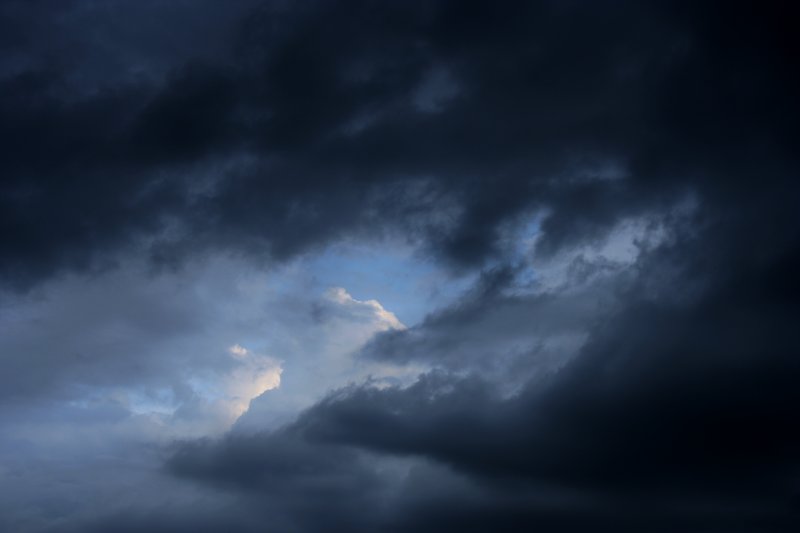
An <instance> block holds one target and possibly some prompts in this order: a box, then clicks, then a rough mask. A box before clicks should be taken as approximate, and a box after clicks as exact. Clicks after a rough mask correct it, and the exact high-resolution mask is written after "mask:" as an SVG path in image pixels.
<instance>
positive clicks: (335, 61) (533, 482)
mask: <svg viewBox="0 0 800 533" xmlns="http://www.w3.org/2000/svg"><path fill="white" fill-rule="evenodd" d="M175 5H177V6H179V7H177V8H174V11H173V10H172V9H173V8H170V9H169V10H167V11H162V9H166V8H162V7H160V6H161V4H158V3H153V4H151V3H147V6H149V7H147V8H145V10H144V11H143V12H137V13H138V14H137V15H136V16H135V17H133V16H132V18H131V19H130V20H132V21H141V22H143V25H141V26H139V27H141V28H143V30H142V34H136V35H132V34H126V33H124V32H123V34H124V35H125V36H126V38H125V39H123V38H122V37H121V36H120V37H119V38H118V36H117V35H116V33H113V32H111V31H110V30H108V29H104V28H106V26H104V24H103V23H102V21H104V20H106V19H104V18H103V17H102V16H99V14H100V11H98V9H99V8H97V6H96V4H93V3H80V2H75V3H68V4H64V5H63V6H61V7H59V9H58V10H55V11H51V8H50V7H49V6H45V5H44V4H39V3H21V2H9V3H6V4H4V5H3V6H2V8H0V23H2V26H3V28H6V27H8V28H9V31H2V32H0V35H1V37H0V46H2V47H3V51H4V52H3V53H4V59H3V61H2V63H1V64H0V146H2V161H0V164H1V165H2V168H1V169H0V170H1V171H2V173H3V178H2V185H0V243H1V244H0V276H2V278H3V281H4V283H6V284H9V285H11V286H18V287H30V286H32V285H35V284H37V283H40V282H42V281H43V280H47V279H49V278H51V277H53V276H55V275H58V274H61V273H63V272H65V271H75V270H77V271H87V270H92V269H96V268H106V267H110V266H113V265H114V261H115V259H118V254H119V253H121V252H123V251H127V252H136V251H139V252H142V253H145V254H149V255H150V256H152V258H153V260H154V261H155V263H156V264H158V265H163V264H166V265H180V264H181V262H183V261H185V260H186V259H187V258H191V257H194V256H195V255H196V254H200V253H207V252H219V251H223V252H234V253H236V254H243V255H245V256H247V257H251V258H258V259H264V258H268V259H278V260H283V259H287V258H291V257H293V256H295V255H297V254H300V253H303V252H305V251H308V250H312V249H314V248H315V247H318V246H324V245H326V244H329V243H332V242H335V241H336V240H339V239H345V238H358V239H373V238H380V237H383V236H386V235H392V236H396V235H401V236H403V237H405V238H406V239H407V240H409V241H411V242H412V243H414V244H416V245H420V247H421V249H422V250H423V251H424V252H423V255H424V257H426V258H428V257H433V258H435V259H436V260H441V261H443V262H444V263H445V264H447V265H448V266H450V267H453V268H454V271H455V272H459V273H471V274H476V273H479V272H483V275H482V277H479V280H478V282H477V283H476V285H475V287H473V290H472V292H468V293H467V294H466V295H464V297H463V298H461V299H460V300H459V301H457V302H456V303H455V304H453V305H451V306H449V307H444V308H442V309H439V310H437V311H436V312H434V313H432V314H430V315H429V316H428V317H427V318H426V319H425V320H424V321H423V322H422V323H421V324H418V325H416V326H412V327H411V328H409V329H408V330H404V331H391V332H387V333H384V334H381V335H379V336H377V337H376V338H374V339H373V341H371V342H370V343H369V344H368V345H367V347H366V349H365V350H364V351H363V353H362V354H361V355H362V356H363V357H367V358H370V359H372V360H378V361H393V362H400V363H412V364H421V365H425V366H426V368H431V369H433V370H431V371H430V372H427V373H425V374H423V375H422V376H421V377H420V378H419V379H418V380H417V381H416V382H415V383H414V384H412V385H410V386H407V387H405V388H401V387H389V388H379V387H377V386H373V385H375V384H369V385H357V384H356V385H353V386H350V387H346V388H344V389H341V390H338V391H335V392H333V393H332V394H330V395H328V396H327V397H326V398H325V399H324V400H322V401H321V402H319V403H317V404H316V405H314V406H313V407H311V408H310V409H308V410H306V411H305V412H303V413H302V414H301V415H300V416H298V417H297V419H296V420H294V421H292V422H291V423H289V424H288V425H286V426H284V427H282V428H280V429H278V430H275V431H273V432H271V433H257V434H248V433H246V432H239V433H237V432H232V433H230V434H229V435H227V436H225V437H223V438H222V439H220V440H200V441H194V442H184V443H178V444H176V445H175V446H176V448H175V451H174V454H173V455H172V456H171V458H170V459H169V460H168V461H166V464H165V475H167V476H174V477H175V478H176V479H180V480H183V481H184V482H186V483H188V484H191V485H192V486H202V487H211V488H212V489H214V490H217V491H219V493H220V494H226V495H228V496H231V495H233V499H234V502H233V503H232V504H231V505H229V506H227V507H224V506H222V507H216V508H213V509H206V510H204V512H203V513H200V515H199V516H200V517H201V518H200V519H198V514H197V513H196V506H195V507H193V506H192V505H191V504H187V505H185V506H184V507H182V506H180V505H177V506H175V507H171V508H170V509H163V508H162V509H157V510H155V511H150V512H144V511H142V510H140V509H137V508H135V507H136V506H135V502H134V503H132V504H131V509H130V510H123V511H120V512H119V513H118V514H114V515H111V516H103V512H102V511H98V514H97V516H92V517H89V518H88V519H86V520H84V521H82V522H81V523H80V524H79V525H75V524H74V523H72V524H64V525H65V528H67V529H69V528H70V527H71V528H73V529H78V530H92V528H94V529H95V530H112V529H113V530H125V529H124V528H125V527H127V528H128V530H132V531H133V530H144V529H147V530H154V531H157V530H158V529H159V528H161V529H162V530H165V531H181V530H192V531H194V530H202V529H203V528H206V529H226V530H236V529H237V528H238V529H240V530H242V531H249V530H260V529H263V528H264V527H265V524H268V527H270V528H272V529H274V530H276V531H282V530H286V531H297V530H301V531H302V530H306V531H323V530H330V529H341V530H350V531H359V530H364V531H382V530H385V531H408V530H413V531H442V530H463V531H487V530H493V531H501V530H519V531H530V530H533V529H542V530H545V531H586V530H608V531H642V530H647V531H665V532H666V531H676V530H680V531H698V532H699V531H776V532H777V531H791V530H796V529H797V527H798V524H799V523H800V516H798V514H797V511H796V510H795V507H796V500H797V497H798V494H799V491H800V485H798V479H799V478H798V475H800V464H798V461H797V459H796V457H797V452H798V449H799V448H800V440H798V436H797V432H796V431H795V430H794V426H795V425H796V424H795V419H796V416H795V407H796V406H797V405H798V404H800V398H799V397H798V390H799V389H798V388H797V383H798V379H799V378H800V368H799V367H798V361H797V357H796V356H797V354H798V352H800V346H798V339H797V336H796V332H795V330H796V327H795V324H796V323H797V321H798V319H800V316H798V314H800V313H799V311H800V309H798V301H800V294H798V289H800V285H798V281H797V276H796V272H797V271H798V267H800V264H799V263H800V260H799V259H798V257H800V255H799V254H798V250H800V246H799V245H800V220H798V218H799V217H800V210H798V208H797V206H798V205H799V202H800V187H798V186H797V184H796V183H795V180H796V176H797V168H798V165H797V163H798V161H797V150H796V147H795V144H796V140H795V138H796V134H795V131H794V129H795V128H796V124H797V119H798V104H797V98H796V95H797V94H800V73H799V71H798V70H797V69H796V68H794V65H793V62H794V57H793V55H792V53H791V51H792V50H793V49H795V48H797V46H796V45H797V43H796V40H797V38H796V32H795V31H794V21H795V20H796V16H795V15H796V14H795V13H793V8H792V7H791V6H789V5H788V4H787V3H782V2H760V3H755V2H753V3H748V2H725V3H702V4H699V5H689V4H677V3H669V2H638V1H637V2H633V1H632V2H614V3H600V2H592V3H578V2H527V3H522V2H520V3H517V2H509V3H494V4H492V5H490V4H489V3H475V2H462V1H453V2H433V3H428V2H424V3H419V4H414V3H402V4H399V3H398V4H377V3H364V2H343V3H338V2H319V3H310V4H304V5H302V6H299V5H294V4H289V3H280V2H276V3H268V4H264V5H260V6H258V7H256V8H253V7H252V6H251V5H250V4H246V3H242V4H236V7H235V8H230V7H228V8H226V9H222V8H220V7H211V6H219V5H221V4H216V3H209V4H208V5H206V4H204V7H202V8H194V4H191V5H190V4H180V3H179V4H175ZM180 6H183V7H180ZM126 9H131V8H126ZM151 10H152V11H151ZM190 12H191V13H192V19H191V20H192V21H194V22H193V23H192V26H193V27H197V28H199V30H200V33H201V35H205V34H206V33H205V32H204V31H202V30H203V29H208V28H211V27H216V28H217V30H218V28H219V27H221V26H223V25H225V27H226V28H229V31H218V32H211V33H209V34H208V35H210V36H211V35H213V36H214V38H209V39H208V40H204V39H203V38H202V37H200V36H198V35H196V34H193V33H188V32H187V33H184V32H183V31H181V32H178V34H176V36H175V38H174V40H172V37H170V36H171V35H172V34H171V32H170V31H169V30H170V28H172V27H173V26H175V27H178V26H181V24H182V21H183V20H184V17H185V16H186V15H188V14H189V13H190ZM223 12H224V16H222V15H223ZM104 13H106V15H105V16H108V13H107V12H104ZM151 14H158V15H162V14H163V15H164V16H163V17H162V18H158V17H155V18H153V17H152V16H151ZM198 14H199V15H198ZM98 17H99V18H98ZM220 17H221V18H220ZM112 18H115V17H112ZM156 19H157V20H158V21H159V22H157V23H155V22H152V21H153V20H156ZM215 20H224V21H226V22H225V24H222V23H220V24H219V25H215V24H214V23H213V22H214V21H215ZM146 21H150V22H147V23H145V22H146ZM117 25H118V26H112V27H120V28H130V27H132V26H133V25H135V24H133V22H131V23H123V22H119V21H118V20H117ZM195 25H196V26H195ZM137 26H138V25H137ZM121 35H122V34H121ZM48 43H50V44H48ZM52 43H56V44H55V45H54V44H52ZM97 43H104V44H105V46H104V47H100V48H98V47H96V46H94V45H96V44H97ZM108 43H114V46H111V45H109V44H108ZM195 43H197V47H195V46H194V44H195ZM162 49H163V50H169V51H168V52H166V51H165V52H164V53H162V52H161V51H162ZM151 58H152V60H151ZM687 199H689V200H690V201H689V200H687ZM681 202H684V203H685V202H689V203H692V205H693V207H692V208H691V209H687V210H686V211H685V213H683V214H682V215H680V216H678V215H674V213H675V212H677V211H680V209H679V208H678V207H676V206H679V205H681ZM664 213H667V214H666V215H665V214H664ZM670 213H672V214H670ZM535 216H540V217H541V218H539V219H537V220H539V221H540V226H539V227H538V229H537V231H538V233H537V238H538V240H537V241H536V244H535V247H534V253H533V258H534V259H535V260H536V261H544V262H547V261H552V262H555V263H556V264H559V261H561V260H562V259H560V258H561V256H560V255H559V254H562V253H565V251H567V252H569V251H575V250H578V251H577V252H575V253H574V254H573V255H572V256H569V257H570V259H569V261H567V262H566V263H565V267H566V270H565V272H566V274H564V275H563V276H561V277H560V278H559V280H560V285H558V286H557V287H555V288H546V289H540V288H538V289H537V287H540V285H537V283H539V284H542V283H543V282H542V281H541V278H542V277H543V273H542V272H537V271H534V274H535V275H538V276H540V277H539V278H534V281H530V280H528V279H526V278H525V276H526V270H525V267H524V265H520V264H519V263H524V261H522V260H520V259H519V257H516V256H515V253H516V252H515V251H514V245H513V242H510V241H509V237H508V235H509V232H511V233H512V234H514V231H517V230H519V228H520V227H524V226H525V224H526V223H527V222H529V219H532V218H534V217H535ZM659 217H660V218H659ZM626 220H628V221H629V220H641V221H644V222H643V224H651V225H657V224H660V223H663V224H664V225H666V226H667V227H668V228H669V230H670V232H671V233H670V236H669V238H665V239H664V240H663V241H659V242H658V243H656V244H654V245H652V246H650V247H647V246H644V245H641V244H640V243H638V241H637V239H638V237H637V236H636V235H633V237H631V239H629V240H631V242H634V243H635V244H636V245H637V246H638V252H637V254H636V255H635V256H633V257H631V258H628V259H626V261H627V262H625V261H622V262H616V263H615V262H613V261H608V260H606V259H604V258H602V257H601V259H595V260H592V259H591V258H589V259H587V258H586V257H584V256H583V255H581V252H580V250H581V249H582V247H584V246H589V245H593V244H596V243H598V242H601V241H604V239H607V238H609V235H613V233H614V231H615V228H616V229H618V228H619V225H620V223H622V222H624V221H626ZM654 221H655V222H654ZM658 221H660V222H658ZM515 235H516V234H515ZM512 241H513V239H512ZM132 290H134V292H135V289H132ZM164 310H166V311H168V310H169V309H168V308H165V309H164ZM155 316H160V315H158V314H157V315H155ZM101 322H102V321H101ZM143 324H144V326H145V329H148V331H149V330H150V329H153V330H154V333H153V335H155V336H158V335H160V334H161V331H162V330H161V326H160V325H159V324H154V323H153V322H152V320H143ZM189 325H191V324H189ZM168 326H169V327H174V328H176V330H180V331H182V330H183V328H184V327H186V326H187V325H186V324H183V323H175V324H172V325H169V323H168V324H167V325H165V326H163V327H164V328H166V329H169V327H168ZM55 329H57V328H55ZM167 333H169V331H167ZM554 338H557V339H558V342H555V341H552V342H551V340H552V339H554ZM565 339H566V340H565ZM554 342H555V344H553V343H554ZM548 343H549V344H548ZM559 343H561V344H559ZM564 343H566V344H564ZM553 346H556V348H553ZM42 360H43V361H51V359H50V358H46V357H42ZM52 364H53V365H57V364H59V363H58V361H57V360H52ZM63 364H65V365H70V366H71V365H72V363H68V362H64V363H63ZM20 368H22V367H20ZM71 368H73V370H74V371H75V372H79V371H80V367H79V366H76V367H72V366H71ZM122 368H123V370H124V369H125V368H126V367H124V365H123V366H122ZM11 369H12V371H15V369H16V366H13V365H12V366H11ZM497 369H501V370H502V371H497ZM116 372H117V370H116V367H114V373H115V374H116ZM19 374H20V375H21V376H22V379H20V380H19V383H20V384H19V387H20V388H22V389H25V390H28V389H35V387H36V383H35V382H36V379H35V378H36V374H35V373H30V372H29V373H27V374H26V373H24V372H19ZM126 374H127V372H126ZM50 375H51V373H50V372H49V371H48V372H45V373H44V377H45V378H46V379H45V381H47V379H49V376H50ZM52 375H54V376H55V375H59V373H58V372H55V371H54V372H52ZM67 375H71V374H70V373H69V372H68V373H67ZM53 379H55V378H53ZM12 392H13V391H12ZM173 481H174V480H173Z"/></svg>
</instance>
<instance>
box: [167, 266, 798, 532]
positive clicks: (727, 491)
mask: <svg viewBox="0 0 800 533" xmlns="http://www.w3.org/2000/svg"><path fill="white" fill-rule="evenodd" d="M797 266H798V257H797V254H796V253H794V254H793V255H792V256H791V257H784V258H783V262H782V263H780V264H778V265H775V266H773V267H772V268H770V269H769V270H766V271H763V272H759V273H758V274H756V273H753V272H748V273H737V274H736V275H734V276H731V277H729V279H728V280H727V281H726V282H725V283H723V284H721V286H719V287H716V288H714V289H713V290H709V291H708V293H707V294H706V295H705V296H704V297H703V298H702V299H701V300H699V301H690V302H683V303H675V302H672V303H655V302H653V301H638V302H629V304H628V305H627V306H626V308H625V309H624V310H623V311H621V312H619V313H618V314H615V315H614V316H611V317H609V318H608V319H607V320H606V321H604V322H603V323H602V324H601V325H599V326H598V327H597V328H596V329H595V330H594V331H593V333H592V337H591V338H590V341H589V342H588V343H587V344H586V346H585V347H584V348H583V349H582V351H581V353H580V354H579V355H578V356H577V357H576V358H575V359H574V360H573V361H572V362H570V363H568V364H567V365H566V366H565V367H564V368H563V369H561V370H560V371H558V372H555V373H549V374H547V375H545V376H539V377H537V378H535V379H534V380H532V381H531V382H529V383H528V385H527V386H526V387H525V388H524V389H523V390H522V392H521V393H519V394H516V395H513V396H510V397H507V396H503V395H501V394H499V393H498V391H497V387H496V384H493V383H490V382H487V381H485V380H483V379H481V378H479V377H472V378H457V377H454V376H452V375H450V374H442V373H434V374H429V375H427V376H423V377H422V378H420V380H419V381H418V382H417V383H415V384H414V385H412V386H410V387H408V388H405V389H396V388H390V389H384V390H380V389H376V388H371V387H356V386H354V387H351V388H347V389H343V390H340V391H338V392H336V393H334V394H333V395H331V396H329V397H328V398H327V399H325V400H324V401H322V402H321V403H319V404H317V405H316V406H314V407H313V408H311V409H310V410H308V411H306V412H305V413H303V414H302V415H301V416H300V417H299V418H298V420H297V421H296V422H295V423H293V424H292V425H290V426H289V427H287V428H285V429H284V430H281V431H280V432H278V433H275V434H272V435H269V436H261V437H258V436H256V437H236V436H234V437H231V438H230V439H229V440H228V441H225V442H223V443H222V444H214V445H212V446H210V447H209V445H208V444H202V445H188V446H185V447H183V448H182V449H181V450H180V451H179V452H178V453H177V454H176V455H175V456H174V457H173V459H172V460H171V462H170V467H171V468H172V469H173V470H174V471H175V472H177V473H179V474H181V475H183V476H186V475H189V476H195V477H197V478H200V479H208V480H211V481H213V482H215V483H228V484H231V485H233V486H234V487H238V488H239V489H240V490H245V491H248V490H262V489H263V487H264V486H271V485H272V484H275V485H276V486H280V487H281V488H282V490H284V491H288V492H284V494H291V492H292V490H293V489H292V488H291V487H292V486H293V483H295V482H296V480H295V477H296V476H297V475H299V474H298V473H294V472H288V471H287V470H286V468H284V465H286V464H295V460H296V459H293V460H289V459H288V458H287V457H284V454H281V453H280V450H281V449H282V447H281V446H280V445H279V443H281V442H282V441H283V439H286V438H292V439H297V440H298V441H299V442H301V443H302V445H296V446H293V447H292V448H291V449H292V450H293V452H297V453H303V454H304V455H303V458H302V459H301V460H300V463H301V464H303V465H306V466H307V467H308V468H309V469H310V470H311V471H313V472H314V473H315V474H314V475H315V476H322V477H324V476H326V475H335V474H336V472H338V471H339V469H340V468H341V464H342V463H341V462H339V461H338V460H337V461H335V462H334V464H335V466H334V465H328V466H327V467H326V466H325V465H320V464H318V458H319V457H320V456H321V457H326V458H332V457H335V455H334V450H341V447H342V446H345V447H346V448H345V449H348V450H362V451H363V450H368V451H371V452H377V453H382V454H388V455H391V456H400V457H408V456H411V457H418V458H419V457H421V458H425V459H427V460H433V461H435V462H437V463H441V464H445V465H448V466H449V467H451V468H454V469H455V470H456V471H457V472H461V473H462V474H463V475H465V476H466V477H467V479H469V480H471V481H472V482H473V483H476V484H477V486H479V487H481V490H483V491H486V493H482V494H481V495H480V498H478V500H477V503H476V501H475V500H473V499H471V498H469V497H460V498H459V499H458V500H457V501H450V502H447V501H446V500H447V496H446V495H440V494H430V495H426V498H427V499H428V501H427V502H426V503H427V505H425V506H421V507H420V508H416V509H414V510H413V511H412V510H411V509H409V508H407V507H406V506H409V505H411V504H410V503H409V502H408V501H406V500H405V499H404V496H403V493H402V492H401V493H400V495H395V496H394V498H392V499H390V500H389V501H388V503H387V504H386V508H385V509H384V511H383V515H382V516H378V517H376V518H375V519H376V520H387V519H389V517H392V519H396V518H397V517H398V516H403V517H405V518H403V519H401V520H400V522H398V523H401V524H404V526H403V527H407V528H413V529H414V530H431V531H435V530H439V529H440V528H441V527H448V528H452V527H456V524H458V527H459V529H460V528H461V527H464V528H466V530H475V531H480V530H484V529H485V528H486V527H488V525H487V524H490V523H495V524H498V526H497V527H499V528H500V529H501V530H502V529H509V530H529V529H530V528H533V527H544V528H545V529H546V530H553V531H582V530H584V529H585V528H586V527H589V526H590V525H591V526H592V527H594V528H597V527H600V528H602V529H604V530H605V529H608V530H610V531H639V530H641V529H642V528H646V529H648V530H654V531H672V530H674V529H675V528H679V529H681V530H684V531H708V530H711V531H723V530H726V531H729V530H733V531H756V530H758V531H788V530H790V529H792V528H793V527H796V526H797V523H798V520H800V516H798V515H797V512H796V510H795V507H794V504H793V502H794V499H795V498H796V497H797V491H798V484H797V475H798V464H797V462H796V460H795V455H796V452H797V449H798V446H800V439H798V435H797V432H796V430H795V429H794V424H793V420H794V417H795V414H794V410H795V406H796V405H797V404H798V402H799V401H800V397H798V389H797V386H796V384H797V381H798V379H800V366H799V365H798V362H797V360H796V354H797V353H798V350H800V345H798V340H797V338H796V335H794V333H793V331H794V323H796V321H797V319H798V318H800V317H799V316H798V315H799V314H800V309H798V307H797V304H796V302H797V297H798V296H799V295H798V293H797V289H798V286H797V283H796V282H795V281H793V278H794V275H793V272H794V271H795V269H796V268H797ZM762 274H766V275H765V276H762ZM256 443H257V444H256ZM308 446H310V448H305V450H306V451H305V452H300V450H303V449H304V448H303V447H308ZM350 453H352V452H350ZM305 454H307V456H306V455H305ZM292 457H294V456H292ZM310 465H315V466H313V467H312V466H310ZM318 467H319V469H318ZM347 468H348V470H350V469H354V468H355V466H354V465H351V466H348V467H347ZM353 471H355V470H351V472H353ZM326 473H327V474H326ZM300 479H302V478H300ZM409 483H410V482H409ZM263 484H266V485H263ZM357 490H363V491H364V493H369V489H367V488H366V487H359V488H358V489H357ZM305 494H306V492H305V491H304V490H302V489H300V490H297V494H296V496H295V497H296V498H298V499H302V498H303V496H304V495H305ZM487 494H488V495H489V496H487ZM543 494H545V495H550V496H551V497H552V498H554V499H556V500H557V501H555V502H554V501H552V500H547V499H546V498H544V499H543ZM567 495H568V497H567ZM486 498H488V500H487V499H486ZM492 498H495V499H492ZM559 498H563V499H559ZM323 524H324V520H323V521H321V522H320V523H311V524H308V525H307V527H308V528H309V529H310V530H320V529H323V528H324V525H323ZM443 524H446V526H443ZM396 525H397V523H395V522H390V523H386V524H382V527H386V529H388V530H391V529H392V527H394V526H396ZM401 529H402V528H401Z"/></svg>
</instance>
